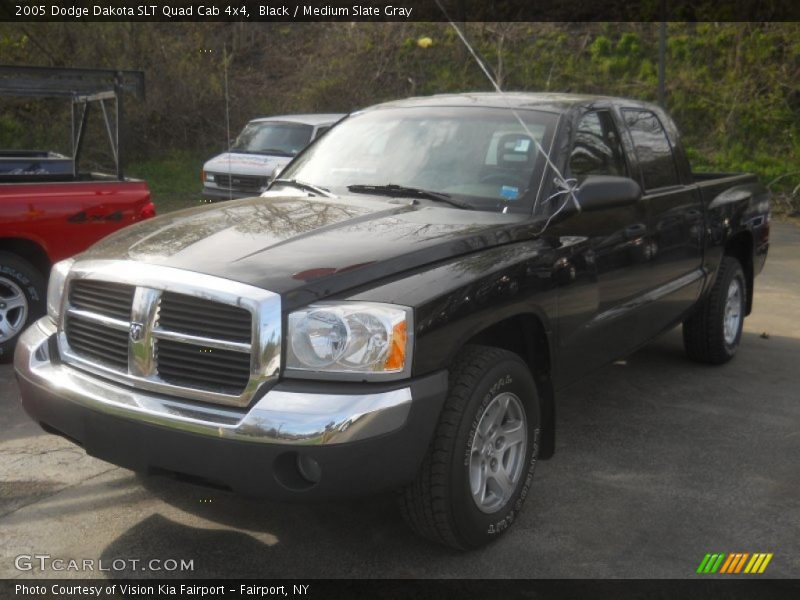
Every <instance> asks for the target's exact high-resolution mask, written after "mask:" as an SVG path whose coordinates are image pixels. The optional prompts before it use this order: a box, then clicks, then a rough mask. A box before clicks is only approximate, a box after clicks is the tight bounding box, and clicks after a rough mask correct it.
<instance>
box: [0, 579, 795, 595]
mask: <svg viewBox="0 0 800 600" xmlns="http://www.w3.org/2000/svg"><path fill="white" fill-rule="evenodd" d="M798 592H800V582H798V581H797V580H767V579H745V580H738V581H734V580H731V579H727V580H726V579H718V578H715V579H692V580H674V579H673V580H648V579H636V580H630V579H629V580H624V579H616V580H605V581H603V580H587V579H574V580H530V579H514V580H502V579H501V580H479V579H478V580H464V579H451V580H443V579H433V580H419V579H403V580H397V579H370V580H352V579H309V580H303V581H298V580H278V579H275V580H256V579H247V580H234V579H231V580H212V579H198V580H152V579H151V580H148V579H140V580H132V579H131V580H126V579H121V580H120V579H117V580H114V579H109V580H104V579H68V580H47V579H39V580H31V579H28V580H25V579H14V580H8V579H6V580H0V597H2V598H4V599H9V600H11V599H12V598H13V599H24V598H33V599H36V600H63V599H65V598H98V599H101V600H107V599H111V598H148V599H149V600H167V599H175V598H192V599H196V598H203V599H207V598H214V599H217V598H229V599H239V598H279V599H282V598H291V599H293V600H300V599H303V600H305V599H327V598H347V599H348V600H359V599H362V598H363V599H370V600H373V599H374V598H381V599H382V600H394V599H397V600H399V599H401V598H402V599H403V600H406V599H408V598H414V600H428V599H431V600H446V599H448V598H458V600H470V599H473V598H475V599H477V598H480V599H481V600H486V599H488V598H502V599H503V600H517V599H523V598H524V599H526V600H530V599H532V598H581V599H593V598H598V599H600V598H602V599H607V598H615V599H616V600H629V599H633V598H642V599H644V598H648V599H649V598H661V599H666V598H681V599H683V598H692V599H694V600H701V599H704V598H715V599H716V598H726V599H731V600H733V599H739V598H747V599H748V600H749V599H751V598H759V600H772V599H781V600H782V599H784V598H797V597H798Z"/></svg>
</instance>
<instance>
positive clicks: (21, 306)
mask: <svg viewBox="0 0 800 600" xmlns="http://www.w3.org/2000/svg"><path fill="white" fill-rule="evenodd" d="M46 293H47V290H46V284H45V280H44V277H42V275H41V273H39V271H37V270H36V267H34V266H33V265H32V264H30V263H29V262H28V261H26V260H24V259H22V258H20V257H18V256H17V255H15V254H11V253H9V252H0V362H8V361H10V360H11V358H12V357H13V356H14V346H15V344H16V342H17V338H18V337H19V334H20V333H22V331H23V330H24V329H25V328H26V327H27V326H28V324H29V323H31V322H32V321H34V320H35V319H38V318H39V317H40V316H41V315H43V314H44V311H45V300H46Z"/></svg>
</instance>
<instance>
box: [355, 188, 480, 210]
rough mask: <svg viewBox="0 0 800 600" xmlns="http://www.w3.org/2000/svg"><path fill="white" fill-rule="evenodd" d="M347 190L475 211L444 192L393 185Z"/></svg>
mask: <svg viewBox="0 0 800 600" xmlns="http://www.w3.org/2000/svg"><path fill="white" fill-rule="evenodd" d="M347 189H348V190H350V191H351V192H354V193H356V194H377V195H379V196H395V197H407V198H425V199H426V200H434V201H436V202H445V203H447V204H449V205H450V206H455V207H456V208H461V209H464V210H475V209H474V207H473V206H471V205H469V204H467V203H466V202H462V201H461V200H456V199H455V198H453V197H452V196H451V195H450V194H445V193H444V192H434V191H432V190H423V189H421V188H415V187H406V186H404V185H397V184H394V183H387V184H385V185H366V184H355V185H348V186H347Z"/></svg>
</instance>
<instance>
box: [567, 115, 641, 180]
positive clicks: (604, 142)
mask: <svg viewBox="0 0 800 600" xmlns="http://www.w3.org/2000/svg"><path fill="white" fill-rule="evenodd" d="M569 171H570V174H571V175H572V176H573V177H576V178H577V179H578V181H579V182H580V181H582V180H583V179H585V178H586V177H587V176H588V175H627V168H626V166H625V159H624V156H623V154H622V146H621V145H620V140H619V135H618V134H617V129H616V127H615V126H614V121H613V119H612V118H611V115H610V114H609V113H608V112H604V111H603V112H591V113H587V114H585V115H584V116H583V117H581V120H580V121H579V122H578V129H577V131H576V133H575V144H574V146H573V148H572V152H570V155H569Z"/></svg>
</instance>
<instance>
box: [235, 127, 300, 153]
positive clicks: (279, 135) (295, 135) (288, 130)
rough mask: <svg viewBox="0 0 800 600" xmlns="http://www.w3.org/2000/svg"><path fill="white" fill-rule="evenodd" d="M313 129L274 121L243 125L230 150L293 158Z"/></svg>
mask: <svg viewBox="0 0 800 600" xmlns="http://www.w3.org/2000/svg"><path fill="white" fill-rule="evenodd" d="M313 131H314V128H313V127H312V126H311V125H304V124H302V123H279V122H275V121H266V122H260V123H259V122H253V123H248V124H247V125H245V128H244V129H243V130H242V133H240V134H239V137H237V138H236V141H235V142H234V144H233V146H231V150H234V151H238V152H252V153H256V154H274V155H276V156H294V155H295V154H297V153H298V152H300V150H302V149H303V148H305V147H306V146H307V145H308V142H310V141H311V134H312V133H313Z"/></svg>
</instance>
